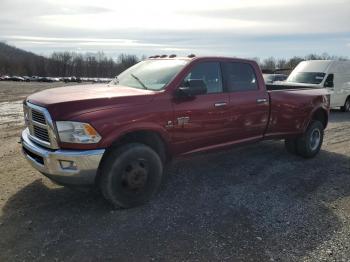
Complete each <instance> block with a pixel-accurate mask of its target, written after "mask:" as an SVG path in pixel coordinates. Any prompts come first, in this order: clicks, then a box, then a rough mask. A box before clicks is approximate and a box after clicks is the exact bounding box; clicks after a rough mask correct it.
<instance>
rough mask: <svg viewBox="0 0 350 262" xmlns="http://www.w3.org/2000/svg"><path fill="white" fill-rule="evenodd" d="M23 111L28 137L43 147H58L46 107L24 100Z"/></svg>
mask: <svg viewBox="0 0 350 262" xmlns="http://www.w3.org/2000/svg"><path fill="white" fill-rule="evenodd" d="M23 111H24V118H25V122H26V125H27V127H28V129H29V134H30V135H29V138H30V139H31V140H32V141H33V142H35V143H37V144H40V145H42V146H44V147H47V148H50V149H58V145H57V136H56V132H55V128H54V125H53V121H52V119H51V116H50V114H49V112H48V111H47V109H46V108H44V107H40V106H37V105H34V104H31V103H29V102H26V103H24V105H23Z"/></svg>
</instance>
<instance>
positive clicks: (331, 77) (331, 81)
mask: <svg viewBox="0 0 350 262" xmlns="http://www.w3.org/2000/svg"><path fill="white" fill-rule="evenodd" d="M324 87H334V74H329V75H328V77H327V79H326V81H325V82H324Z"/></svg>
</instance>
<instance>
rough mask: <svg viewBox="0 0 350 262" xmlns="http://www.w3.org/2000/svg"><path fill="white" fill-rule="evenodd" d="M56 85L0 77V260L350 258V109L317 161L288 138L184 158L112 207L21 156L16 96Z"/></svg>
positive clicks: (334, 122) (334, 116) (335, 119)
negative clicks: (151, 185) (148, 196)
mask: <svg viewBox="0 0 350 262" xmlns="http://www.w3.org/2000/svg"><path fill="white" fill-rule="evenodd" d="M48 86H52V85H50V84H43V85H40V87H37V84H34V85H33V84H28V83H25V84H19V83H11V88H12V89H11V88H9V85H8V84H6V83H4V82H0V94H1V100H0V141H1V148H0V207H1V211H0V236H1V237H0V261H31V260H37V261H96V260H107V261H108V260H111V261H129V262H130V261H350V114H345V113H341V112H338V111H334V112H332V113H331V117H330V124H329V127H328V129H327V132H326V136H325V141H324V146H323V150H322V151H321V152H320V154H319V155H318V156H317V157H316V158H314V159H311V160H304V159H301V158H299V157H296V156H292V155H289V154H288V153H287V152H286V151H285V150H284V145H283V142H282V141H265V142H261V143H258V144H254V145H249V146H245V147H237V148H235V149H232V150H226V151H222V152H219V153H208V154H201V155H196V156H192V157H190V158H183V159H178V160H176V161H175V162H174V163H173V164H172V165H171V166H170V167H169V168H168V170H167V175H168V176H167V180H166V181H165V183H164V185H163V187H162V189H161V190H160V192H159V193H158V194H157V195H156V196H155V198H154V199H153V200H152V201H151V202H150V203H149V204H147V205H145V206H142V207H139V208H134V209H130V210H113V209H111V207H110V206H109V205H108V204H107V203H106V202H105V201H104V200H103V199H102V198H101V197H100V196H99V195H97V194H92V193H88V192H79V191H74V190H70V189H68V188H64V187H59V186H56V185H54V184H53V183H52V182H50V181H49V180H48V179H46V178H44V177H43V176H41V175H40V174H39V173H38V172H36V171H35V170H34V169H32V168H31V167H30V166H29V164H27V163H26V161H25V160H24V159H23V157H22V156H21V154H20V145H19V144H18V143H17V142H18V140H19V139H18V137H19V134H20V130H21V128H22V123H23V121H22V116H21V114H22V113H21V101H18V100H19V99H22V98H23V97H24V96H25V95H27V94H29V93H31V92H34V91H37V90H38V89H42V88H46V87H48ZM8 101H11V102H10V103H8Z"/></svg>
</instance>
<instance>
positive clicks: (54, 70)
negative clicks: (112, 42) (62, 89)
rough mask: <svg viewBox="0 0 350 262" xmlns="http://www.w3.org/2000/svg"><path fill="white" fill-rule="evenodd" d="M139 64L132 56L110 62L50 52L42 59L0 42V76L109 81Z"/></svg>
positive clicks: (93, 56) (101, 57) (99, 57)
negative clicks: (104, 78)
mask: <svg viewBox="0 0 350 262" xmlns="http://www.w3.org/2000/svg"><path fill="white" fill-rule="evenodd" d="M141 59H144V57H142V58H141ZM139 61H140V58H138V57H137V56H136V55H130V54H120V55H119V56H118V58H117V59H116V60H114V59H112V58H109V57H107V56H106V55H105V54H104V53H103V52H97V53H85V54H81V53H77V52H54V53H52V54H51V55H50V56H49V57H45V56H40V55H36V54H34V53H31V52H27V51H24V50H22V49H19V48H16V47H13V46H10V45H7V44H5V43H1V42H0V75H19V76H24V75H27V76H34V75H37V76H51V77H68V76H76V77H100V78H103V77H108V78H110V77H114V76H116V75H118V74H119V73H121V72H122V71H124V70H125V69H127V68H129V67H130V66H132V65H134V64H136V63H137V62H139Z"/></svg>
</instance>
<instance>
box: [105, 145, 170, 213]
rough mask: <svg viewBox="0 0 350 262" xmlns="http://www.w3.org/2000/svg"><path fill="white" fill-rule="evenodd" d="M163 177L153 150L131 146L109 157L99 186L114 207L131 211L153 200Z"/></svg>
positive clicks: (113, 152)
mask: <svg viewBox="0 0 350 262" xmlns="http://www.w3.org/2000/svg"><path fill="white" fill-rule="evenodd" d="M162 173H163V165H162V161H161V159H160V157H159V155H158V154H157V153H156V152H155V151H154V150H153V149H152V148H150V147H148V146H146V145H144V144H140V143H130V144H126V145H123V146H121V147H119V148H117V149H115V150H113V151H112V152H110V153H109V154H108V155H107V156H106V159H105V160H104V162H103V164H102V168H101V178H100V180H99V186H100V189H101V192H102V194H103V196H104V197H105V198H106V199H107V200H108V201H109V202H111V203H112V205H114V206H115V207H121V208H131V207H135V206H139V205H142V204H144V203H146V202H148V201H149V200H150V199H151V198H152V196H153V195H154V194H155V193H156V192H157V190H158V188H159V186H160V184H161V180H162Z"/></svg>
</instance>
